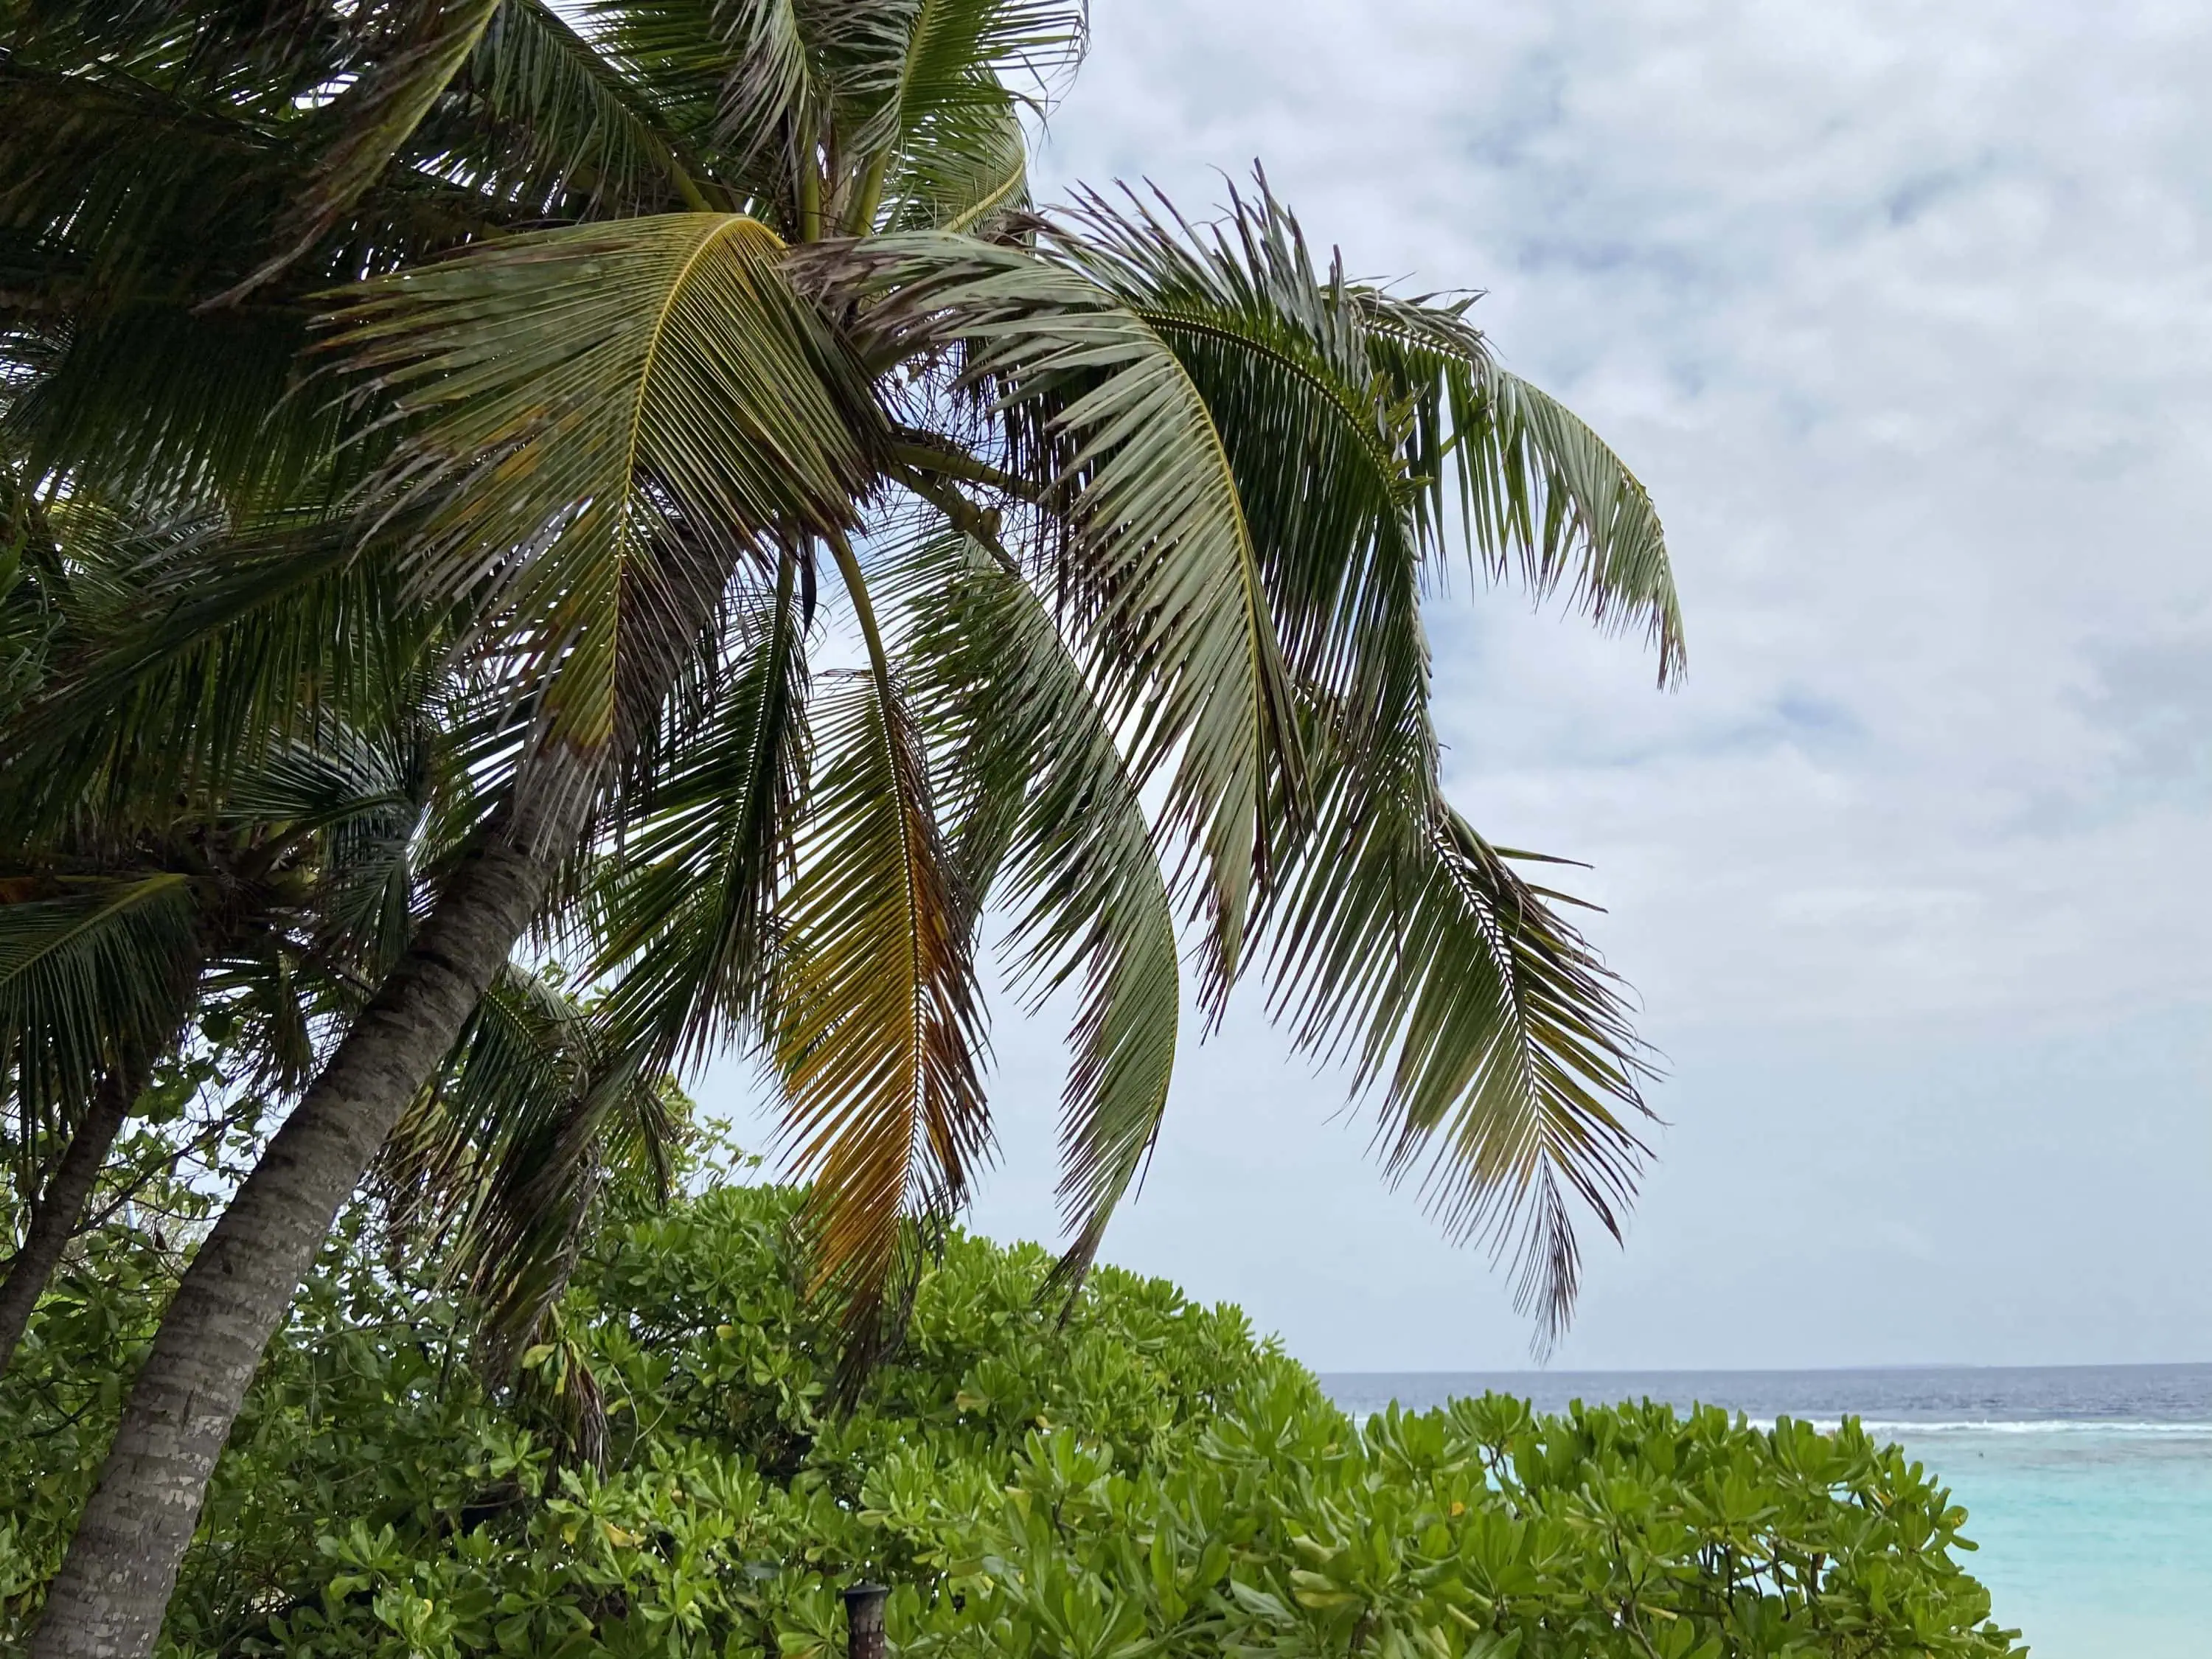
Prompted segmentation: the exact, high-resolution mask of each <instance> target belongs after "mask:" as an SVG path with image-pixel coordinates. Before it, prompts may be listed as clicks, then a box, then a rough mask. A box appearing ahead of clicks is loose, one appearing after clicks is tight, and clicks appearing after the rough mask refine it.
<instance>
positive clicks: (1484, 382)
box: [1361, 294, 1685, 686]
mask: <svg viewBox="0 0 2212 1659" xmlns="http://www.w3.org/2000/svg"><path fill="white" fill-rule="evenodd" d="M1361 304H1362V308H1363V309H1364V311H1365V312H1366V313H1367V319H1366V333H1367V338H1368V346H1369V349H1370V352H1371V353H1372V354H1373V356H1374V357H1375V359H1376V362H1378V363H1380V364H1382V365H1383V368H1384V369H1385V371H1386V372H1387V373H1388V374H1389V375H1390V376H1391V378H1392V380H1394V382H1395V383H1397V384H1399V385H1402V386H1405V387H1406V388H1407V391H1408V392H1410V393H1411V394H1413V399H1414V401H1413V410H1412V413H1413V442H1412V444H1411V446H1410V450H1409V459H1410V461H1411V464H1412V465H1413V471H1414V473H1415V475H1416V476H1417V477H1423V478H1425V479H1427V480H1429V491H1428V495H1427V501H1426V505H1427V511H1428V513H1429V515H1430V517H1431V520H1432V521H1434V522H1437V523H1438V524H1441V522H1442V520H1443V518H1444V516H1445V514H1446V513H1447V512H1449V510H1451V508H1453V507H1456V508H1457V510H1458V512H1459V513H1460V515H1461V518H1462V522H1463V523H1464V525H1465V526H1466V527H1467V529H1468V534H1469V538H1470V542H1471V545H1472V547H1473V550H1474V554H1475V556H1476V557H1477V558H1478V559H1479V560H1480V562H1482V563H1483V564H1484V565H1485V566H1486V568H1488V570H1489V571H1490V573H1491V574H1492V575H1493V576H1498V575H1503V574H1506V573H1507V572H1509V571H1516V570H1517V572H1518V574H1519V575H1520V577H1521V580H1522V582H1523V583H1524V584H1525V585H1526V586H1528V587H1529V589H1530V590H1531V591H1533V592H1536V593H1538V594H1539V595H1542V594H1547V593H1550V592H1553V590H1554V589H1556V588H1558V587H1559V586H1560V585H1561V584H1562V583H1565V584H1566V585H1567V586H1568V588H1569V592H1570V594H1571V599H1572V600H1573V602H1574V604H1575V605H1577V608H1579V609H1580V610H1582V611H1583V612H1584V613H1585V614H1586V615H1588V616H1589V618H1590V619H1591V621H1593V622H1594V623H1597V624H1598V625H1599V626H1600V627H1602V628H1609V629H1640V630H1641V631H1642V632H1643V634H1644V638H1645V640H1646V641H1648V642H1649V643H1650V646H1651V647H1652V648H1653V649H1654V650H1655V651H1656V652H1657V653H1658V657H1659V683H1660V684H1662V686H1663V685H1666V684H1668V683H1670V682H1671V681H1672V680H1674V678H1676V677H1678V676H1679V675H1680V673H1681V671H1682V668H1683V665H1684V660H1685V657H1684V649H1685V647H1684V644H1683V636H1682V613H1681V605H1680V600H1679V599H1677V597H1676V595H1675V592H1674V572H1673V568H1672V567H1671V565H1670V564H1669V562H1668V556H1667V542H1666V537H1665V534H1664V532H1662V529H1661V527H1660V524H1659V515H1658V513H1657V511H1656V509H1655V508H1654V507H1653V506H1652V504H1651V497H1650V493H1649V492H1648V491H1646V490H1645V489H1644V486H1643V484H1642V483H1639V482H1638V479H1637V477H1636V476H1635V475H1634V474H1633V473H1632V472H1631V471H1629V470H1628V468H1627V466H1626V465H1625V464H1624V463H1623V462H1622V461H1621V459H1620V457H1619V456H1618V455H1616V454H1615V453H1613V451H1612V449H1611V448H1609V447H1607V445H1606V444H1605V443H1604V442H1603V441H1601V439H1600V438H1599V437H1598V435H1596V434H1595V432H1593V431H1591V430H1590V428H1589V427H1588V426H1587V425H1586V424H1584V423H1583V421H1582V420H1581V419H1580V418H1578V417H1577V416H1575V415H1574V414H1572V413H1571V411H1569V410H1567V409H1566V408H1565V407H1564V406H1563V405H1562V404H1559V403H1558V402H1557V401H1555V400H1554V399H1553V398H1550V397H1549V396H1547V394H1545V393H1544V392H1541V391H1539V390H1537V388H1535V387H1534V386H1531V385H1529V384H1528V381H1526V380H1522V379H1520V378H1519V377H1518V376H1516V375H1513V374H1508V373H1506V372H1505V371H1504V369H1501V368H1498V366H1497V365H1496V363H1495V362H1492V359H1491V356H1490V352H1489V348H1488V346H1487V345H1486V343H1484V341H1483V339H1482V337H1481V336H1480V334H1479V333H1477V332H1476V331H1475V330H1474V328H1473V327H1472V326H1470V325H1468V323H1467V321H1466V320H1465V319H1464V316H1463V314H1462V313H1463V312H1464V309H1465V307H1464V304H1463V302H1455V303H1454V304H1452V305H1449V306H1442V307H1439V306H1436V305H1432V304H1425V303H1422V302H1420V301H1401V300H1396V299H1393V298H1391V297H1389V296H1388V295H1371V294H1370V295H1363V296H1362V299H1361Z"/></svg>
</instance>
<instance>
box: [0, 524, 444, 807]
mask: <svg viewBox="0 0 2212 1659" xmlns="http://www.w3.org/2000/svg"><path fill="white" fill-rule="evenodd" d="M133 539H134V540H135V541H136V542H137V544H138V545H140V546H143V547H144V548H145V549H146V550H147V556H148V558H149V560H152V561H156V562H159V564H160V565H161V567H163V568H160V569H158V570H157V571H156V572H155V576H154V578H153V579H152V580H149V581H146V582H144V583H143V584H142V585H135V586H133V585H126V586H125V592H130V593H131V594H132V596H133V598H132V605H133V607H134V609H135V610H136V611H137V612H139V613H140V614H137V615H129V614H126V615H123V616H120V617H115V618H113V619H112V623H111V624H110V625H109V626H108V627H107V628H106V629H103V630H102V631H101V632H100V634H99V635H96V636H95V637H94V639H93V640H92V641H89V648H88V651H87V652H86V653H85V654H84V656H83V657H82V659H81V660H79V661H77V662H76V663H74V664H72V665H70V667H69V668H68V669H67V670H66V671H64V672H62V673H59V674H58V675H57V676H56V677H55V678H54V680H53V683H52V684H51V685H50V686H49V687H48V688H47V689H46V691H45V692H44V694H43V695H42V696H40V698H39V699H38V700H36V701H35V702H33V705H32V706H31V707H30V708H28V709H27V711H26V712H25V714H24V715H23V716H22V718H21V720H19V721H17V722H15V724H14V726H12V727H11V728H10V729H9V730H7V731H6V732H4V733H0V776H4V777H5V778H6V779H7V780H8V787H7V788H6V790H5V792H4V793H3V794H0V812H4V814H5V818H4V821H5V822H7V823H9V824H10V826H11V827H12V828H14V829H15V830H16V831H17V832H19V833H21V834H23V835H26V836H29V835H33V834H34V833H37V832H38V831H39V830H40V827H41V826H47V827H51V826H52V825H54V824H55V823H59V822H61V821H63V820H64V819H66V818H67V817H69V816H70V814H71V813H74V812H75V811H78V810H79V809H80V808H81V807H82V806H83V805H87V804H88V803H93V802H97V803H100V807H101V810H103V811H107V812H109V813H111V814H120V815H121V816H122V817H125V818H128V817H131V814H132V813H133V812H134V811H137V808H135V807H132V806H130V805H127V803H130V802H133V801H138V802H143V801H148V800H157V799H164V798H167V797H171V796H173V795H175V794H176V793H179V791H195V790H210V791H214V792H216V793H220V791H221V789H222V787H223V783H224V781H225V780H226V779H227V778H228V777H231V776H233V775H235V774H236V773H238V772H239V771H240V770H242V769H249V768H251V767H252V766H253V765H254V764H256V763H258V761H259V760H260V759H262V758H263V757H265V756H267V755H268V754H269V753H270V750H271V748H272V746H275V745H281V744H283V743H285V742H287V741H289V739H290V738H293V737H295V736H298V735H301V734H302V733H303V732H312V731H313V729H314V725H315V722H316V721H317V720H318V719H319V718H320V717H325V716H329V715H338V716H344V715H348V714H351V715H352V716H353V717H354V718H356V719H373V718H374V713H373V711H375V710H378V709H380V708H386V707H388V706H389V704H388V699H389V698H390V697H391V696H392V694H393V691H394V690H395V689H396V688H398V687H400V686H403V685H404V684H406V682H407V680H408V678H409V677H410V675H411V674H412V673H413V671H414V664H415V661H416V658H417V656H418V655H419V653H421V652H422V650H423V649H424V648H425V647H426V646H427V645H428V643H429V642H430V641H432V639H434V638H435V632H436V629H435V623H436V618H435V616H430V615H427V614H424V613H422V612H420V611H414V612H410V611H405V610H404V609H403V608H402V607H400V606H399V605H398V604H397V603H396V602H395V600H394V596H393V591H392V580H391V574H392V573H391V571H390V568H389V566H388V564H386V563H384V562H380V561H378V560H376V559H374V558H368V557H362V556H358V554H357V550H356V547H355V546H354V544H353V543H352V541H351V538H350V537H349V535H348V534H346V533H345V532H344V530H343V527H342V526H337V525H333V524H329V523H320V522H314V521H312V520H311V521H310V522H308V523H306V524H304V525H299V526H287V525H283V524H282V523H279V524H277V525H276V526H271V527H270V528H268V529H266V530H264V531H262V532H258V533H253V534H248V535H244V536H234V535H230V534H228V533H227V532H225V530H224V529H223V527H222V524H221V522H220V521H219V520H197V521H195V520H183V521H181V522H178V521H169V520H162V521H157V522H156V523H155V524H152V525H150V526H144V527H143V532H142V533H140V534H138V535H137V536H136V537H135V538H133ZM129 550H130V549H129V546H128V545H126V546H125V548H124V549H123V551H124V552H125V553H126V555H127V553H128V552H129Z"/></svg>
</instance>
